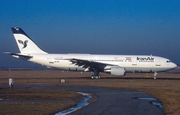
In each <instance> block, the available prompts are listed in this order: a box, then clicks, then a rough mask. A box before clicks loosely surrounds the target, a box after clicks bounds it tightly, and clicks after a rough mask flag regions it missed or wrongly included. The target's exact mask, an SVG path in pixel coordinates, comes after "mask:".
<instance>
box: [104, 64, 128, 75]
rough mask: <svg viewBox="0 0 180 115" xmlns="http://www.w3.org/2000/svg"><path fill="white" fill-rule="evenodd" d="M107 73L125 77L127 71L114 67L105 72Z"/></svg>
mask: <svg viewBox="0 0 180 115" xmlns="http://www.w3.org/2000/svg"><path fill="white" fill-rule="evenodd" d="M105 72H110V73H111V75H115V76H124V75H125V74H126V73H125V72H126V71H125V69H124V68H122V67H120V66H112V67H111V68H110V69H109V70H105Z"/></svg>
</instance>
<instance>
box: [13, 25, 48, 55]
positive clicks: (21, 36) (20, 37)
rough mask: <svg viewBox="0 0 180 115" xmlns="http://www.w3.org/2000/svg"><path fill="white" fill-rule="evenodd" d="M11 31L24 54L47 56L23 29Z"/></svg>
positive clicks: (15, 28)
mask: <svg viewBox="0 0 180 115" xmlns="http://www.w3.org/2000/svg"><path fill="white" fill-rule="evenodd" d="M11 29H12V32H13V35H14V38H15V40H16V43H17V45H18V48H19V50H20V52H21V53H22V54H33V53H38V54H47V53H46V52H44V51H43V50H41V49H40V48H39V47H38V46H37V45H36V44H35V43H34V42H33V40H31V38H30V37H29V36H28V35H27V34H26V33H25V32H24V31H23V30H22V29H21V28H18V27H12V28H11Z"/></svg>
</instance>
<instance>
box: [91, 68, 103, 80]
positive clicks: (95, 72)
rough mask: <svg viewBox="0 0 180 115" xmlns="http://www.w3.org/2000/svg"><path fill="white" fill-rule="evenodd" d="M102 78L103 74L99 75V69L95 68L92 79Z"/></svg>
mask: <svg viewBox="0 0 180 115" xmlns="http://www.w3.org/2000/svg"><path fill="white" fill-rule="evenodd" d="M94 78H95V79H100V78H101V76H100V75H99V71H98V69H94V75H92V76H91V79H94Z"/></svg>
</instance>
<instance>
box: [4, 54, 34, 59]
mask: <svg viewBox="0 0 180 115" xmlns="http://www.w3.org/2000/svg"><path fill="white" fill-rule="evenodd" d="M4 54H7V55H12V56H14V57H18V58H25V59H30V58H32V57H33V56H30V55H25V54H20V53H12V52H4Z"/></svg>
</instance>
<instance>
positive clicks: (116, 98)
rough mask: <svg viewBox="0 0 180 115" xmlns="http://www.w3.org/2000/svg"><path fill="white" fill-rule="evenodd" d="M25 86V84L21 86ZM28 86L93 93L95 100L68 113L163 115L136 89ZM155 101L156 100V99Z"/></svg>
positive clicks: (82, 114)
mask: <svg viewBox="0 0 180 115" xmlns="http://www.w3.org/2000/svg"><path fill="white" fill-rule="evenodd" d="M23 87H25V86H23ZM27 87H28V88H52V89H65V90H72V91H78V92H85V93H94V94H95V95H96V96H97V100H96V101H95V102H94V103H91V104H89V105H88V106H85V107H83V108H82V109H79V110H77V111H75V112H73V113H71V114H69V115H111V114H112V115H165V113H164V110H163V109H162V108H159V107H158V106H155V105H153V104H151V102H152V100H138V99H136V98H153V97H152V96H150V95H148V94H146V93H144V92H138V91H132V90H122V89H112V88H102V87H86V86H85V87H80V86H27ZM156 101H157V100H156Z"/></svg>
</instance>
